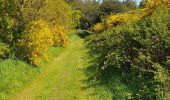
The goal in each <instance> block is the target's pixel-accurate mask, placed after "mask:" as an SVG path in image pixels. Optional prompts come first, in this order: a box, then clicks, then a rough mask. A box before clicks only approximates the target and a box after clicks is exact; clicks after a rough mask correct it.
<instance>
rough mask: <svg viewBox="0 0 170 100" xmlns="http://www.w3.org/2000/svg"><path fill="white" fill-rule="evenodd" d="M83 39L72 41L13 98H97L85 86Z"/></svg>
mask: <svg viewBox="0 0 170 100" xmlns="http://www.w3.org/2000/svg"><path fill="white" fill-rule="evenodd" d="M85 53H86V51H85V49H84V47H83V40H81V39H78V40H76V41H74V42H72V43H71V44H70V45H69V46H68V47H67V48H66V49H65V51H64V52H63V53H62V54H61V55H60V56H59V57H57V58H56V59H55V60H54V61H53V62H52V63H51V64H50V65H49V66H48V68H47V70H46V71H45V72H43V73H42V74H41V75H40V76H39V77H38V78H37V79H36V80H35V81H34V82H33V83H32V84H31V86H29V87H28V88H26V89H25V90H23V91H22V92H21V93H19V94H17V95H16V97H14V98H13V100H99V99H97V97H92V95H91V94H92V93H93V92H92V91H93V89H88V90H87V89H83V87H86V83H84V80H85V79H87V77H86V75H85V74H84V71H83V69H84V67H85V64H86V63H87V62H86V60H84V59H83V57H84V55H85Z"/></svg>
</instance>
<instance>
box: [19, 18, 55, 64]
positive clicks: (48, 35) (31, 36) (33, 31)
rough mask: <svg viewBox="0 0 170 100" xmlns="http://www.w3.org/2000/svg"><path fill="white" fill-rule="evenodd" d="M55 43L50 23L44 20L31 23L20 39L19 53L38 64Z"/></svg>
mask: <svg viewBox="0 0 170 100" xmlns="http://www.w3.org/2000/svg"><path fill="white" fill-rule="evenodd" d="M52 45H53V34H52V32H51V30H50V28H49V26H48V23H47V22H46V21H43V20H39V21H33V22H32V23H30V24H29V25H28V26H27V28H26V29H25V31H24V32H23V33H22V36H21V37H20V39H19V40H18V51H19V52H18V55H19V56H20V57H21V58H23V59H24V60H27V61H28V62H30V63H31V64H33V65H37V64H39V62H40V59H41V58H42V57H43V56H44V52H45V51H46V50H47V49H48V47H49V46H52Z"/></svg>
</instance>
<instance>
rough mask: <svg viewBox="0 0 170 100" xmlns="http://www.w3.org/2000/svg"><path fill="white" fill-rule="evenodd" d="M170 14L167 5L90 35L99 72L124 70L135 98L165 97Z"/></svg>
mask: <svg viewBox="0 0 170 100" xmlns="http://www.w3.org/2000/svg"><path fill="white" fill-rule="evenodd" d="M169 23H170V13H169V10H167V8H165V6H159V7H157V8H156V9H155V10H154V11H153V13H152V14H151V15H148V16H145V17H144V18H142V19H140V20H138V21H134V22H133V21H132V22H130V23H126V24H123V25H118V26H116V27H113V28H112V29H110V30H108V31H104V32H101V33H98V34H94V35H92V36H90V38H89V39H88V45H87V46H88V48H90V50H91V52H90V53H91V54H93V55H94V57H96V61H97V63H98V70H99V71H98V72H99V74H100V75H101V76H105V77H107V79H109V78H111V77H112V76H113V75H114V73H115V72H116V73H118V72H119V73H121V75H123V76H124V79H123V80H124V81H125V83H124V84H126V85H127V86H128V87H130V88H131V90H132V91H133V92H132V93H131V98H133V99H134V100H136V99H137V100H138V99H142V100H152V99H154V100H162V99H164V98H165V96H166V94H167V91H168V88H169V87H168V84H169V82H168V80H169V76H168V69H167V67H168V61H169V56H170V52H169V51H170V41H169V40H170V30H169V29H168V25H169Z"/></svg>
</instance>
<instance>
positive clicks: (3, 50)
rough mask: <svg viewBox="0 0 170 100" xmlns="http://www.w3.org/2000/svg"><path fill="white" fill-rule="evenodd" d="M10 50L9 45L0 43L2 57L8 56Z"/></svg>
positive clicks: (0, 55) (0, 56)
mask: <svg viewBox="0 0 170 100" xmlns="http://www.w3.org/2000/svg"><path fill="white" fill-rule="evenodd" d="M9 52H10V49H9V46H7V45H6V44H4V43H0V58H4V57H7V56H8V54H9Z"/></svg>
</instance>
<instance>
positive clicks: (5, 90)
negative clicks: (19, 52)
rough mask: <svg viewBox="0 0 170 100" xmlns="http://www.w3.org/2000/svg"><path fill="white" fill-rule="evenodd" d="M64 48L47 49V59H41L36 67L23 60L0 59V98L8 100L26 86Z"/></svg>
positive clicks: (0, 99)
mask: <svg viewBox="0 0 170 100" xmlns="http://www.w3.org/2000/svg"><path fill="white" fill-rule="evenodd" d="M63 49H64V48H55V47H51V48H49V50H48V51H47V54H48V56H49V61H48V62H47V61H41V64H40V65H39V66H37V67H35V66H31V65H30V64H27V63H26V62H24V61H20V60H14V59H6V60H1V61H0V100H8V99H9V97H11V96H12V95H13V94H15V93H17V92H20V91H22V90H23V89H24V88H26V87H28V86H29V85H30V84H31V83H32V81H33V80H34V79H36V77H37V76H38V75H40V73H42V72H43V71H45V70H46V69H47V65H48V64H49V63H51V62H52V61H53V60H54V59H55V57H57V56H59V54H60V53H61V52H62V51H63Z"/></svg>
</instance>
